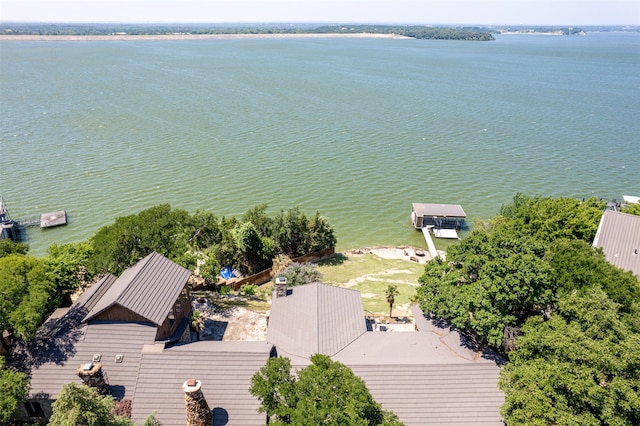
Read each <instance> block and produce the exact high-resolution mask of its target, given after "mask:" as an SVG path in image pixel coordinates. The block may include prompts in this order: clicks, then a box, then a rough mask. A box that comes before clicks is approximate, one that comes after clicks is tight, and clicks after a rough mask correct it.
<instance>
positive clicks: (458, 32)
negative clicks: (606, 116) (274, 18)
mask: <svg viewBox="0 0 640 426" xmlns="http://www.w3.org/2000/svg"><path fill="white" fill-rule="evenodd" d="M0 33H2V34H13V35H60V36H82V35H91V36H96V35H112V34H128V35H171V34H359V33H370V34H397V35H401V36H406V37H413V38H417V39H436V40H480V41H486V40H494V38H493V36H492V35H491V32H490V31H488V30H486V29H483V28H479V27H432V26H419V25H325V26H320V27H312V26H308V25H295V26H294V25H263V26H253V25H229V26H216V25H204V24H163V25H160V24H154V25H145V24H40V23H39V24H28V23H14V24H2V25H0Z"/></svg>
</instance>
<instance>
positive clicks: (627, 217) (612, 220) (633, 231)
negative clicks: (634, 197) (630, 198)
mask: <svg viewBox="0 0 640 426" xmlns="http://www.w3.org/2000/svg"><path fill="white" fill-rule="evenodd" d="M593 246H594V247H601V248H602V251H603V252H604V256H605V258H606V259H607V261H609V263H611V264H613V265H615V266H617V267H618V268H620V269H624V270H625V271H631V272H632V273H633V274H634V275H635V276H637V277H640V216H635V215H631V214H627V213H621V212H616V211H613V210H605V212H604V213H603V214H602V218H601V219H600V225H599V226H598V232H597V233H596V237H595V238H594V240H593Z"/></svg>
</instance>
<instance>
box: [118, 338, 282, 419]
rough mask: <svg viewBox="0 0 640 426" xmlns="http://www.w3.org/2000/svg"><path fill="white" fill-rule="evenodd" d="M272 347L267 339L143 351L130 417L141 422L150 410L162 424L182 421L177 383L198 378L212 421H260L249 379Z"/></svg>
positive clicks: (198, 343)
mask: <svg viewBox="0 0 640 426" xmlns="http://www.w3.org/2000/svg"><path fill="white" fill-rule="evenodd" d="M272 348H273V345H271V344H268V343H267V342H264V341H263V342H216V341H206V342H205V341H203V342H192V343H189V344H185V345H179V346H175V347H172V348H168V349H165V350H164V351H163V352H154V351H153V350H151V351H148V352H147V351H143V354H142V362H141V364H140V371H139V373H138V383H137V386H136V392H135V399H134V404H133V405H132V413H131V414H132V416H131V417H132V420H134V421H136V422H138V423H140V424H141V423H142V422H143V421H144V419H145V418H146V417H147V416H148V415H149V414H150V413H151V412H154V411H155V415H156V418H157V419H158V420H160V421H161V422H162V423H163V424H165V425H183V424H185V418H186V417H185V410H184V392H183V390H182V384H183V383H184V382H185V381H186V380H188V379H191V378H194V379H198V380H200V381H201V382H202V392H203V394H204V396H205V399H206V400H207V404H208V405H209V408H210V409H211V410H213V416H214V418H213V424H214V425H227V424H228V425H251V426H256V425H262V424H264V423H265V422H266V416H265V414H263V413H259V412H258V408H259V407H260V402H259V401H258V400H257V399H256V398H254V397H253V396H252V395H251V394H250V393H249V388H250V387H251V377H252V376H253V375H254V374H255V373H256V372H257V371H258V370H259V369H260V368H262V367H263V366H264V365H265V364H266V363H267V359H268V358H269V354H270V353H271V350H272Z"/></svg>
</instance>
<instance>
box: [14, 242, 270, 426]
mask: <svg viewBox="0 0 640 426" xmlns="http://www.w3.org/2000/svg"><path fill="white" fill-rule="evenodd" d="M190 275H191V273H190V271H188V270H187V269H185V268H183V267H181V266H179V265H177V264H176V263H174V262H172V261H170V260H169V259H167V258H165V257H164V256H161V255H160V254H158V253H151V254H150V255H149V256H147V257H145V258H144V259H142V260H140V261H139V262H138V263H136V264H135V265H134V266H132V267H131V268H129V269H127V270H126V271H125V272H124V273H123V274H122V275H121V276H120V277H115V276H113V275H107V276H105V277H104V278H102V279H101V280H100V281H99V282H98V283H96V284H94V285H93V286H91V287H90V288H89V289H87V290H86V291H85V292H84V293H83V294H82V295H81V296H80V298H79V299H78V300H77V301H76V302H75V303H74V304H73V305H72V306H71V307H70V308H63V309H58V310H57V311H56V312H54V314H53V315H52V316H51V317H50V318H49V319H48V321H47V322H46V323H45V324H44V325H43V326H42V327H41V328H40V330H39V333H38V335H37V337H36V339H35V340H34V341H33V342H31V343H29V344H27V345H26V346H24V347H22V348H19V350H18V351H17V353H16V356H18V357H22V358H23V359H22V362H21V363H22V364H23V365H28V366H30V368H31V371H30V375H31V386H30V391H29V395H28V397H29V400H28V401H27V403H25V404H24V405H23V406H22V407H21V412H20V417H21V418H23V419H31V420H34V419H37V418H48V417H49V416H50V414H51V404H52V403H53V401H54V400H55V399H56V397H57V395H58V393H59V392H60V390H61V389H62V386H63V385H64V384H66V383H69V382H77V383H86V384H89V385H92V386H95V387H97V388H98V389H100V390H101V391H103V392H104V393H109V394H111V395H112V396H114V397H115V398H116V399H129V400H131V401H133V403H132V407H131V415H132V420H134V421H136V422H138V423H141V422H143V421H144V419H145V418H146V417H147V416H148V415H149V414H150V413H152V412H154V411H156V412H157V417H158V419H159V420H161V421H162V422H163V424H166V425H172V424H184V418H185V409H184V392H182V390H181V389H180V384H181V383H182V382H184V381H185V380H186V379H189V378H190V377H199V378H201V379H204V381H205V383H204V385H203V392H204V394H205V397H206V398H209V400H210V401H211V404H212V406H213V407H212V408H213V410H214V420H215V423H214V424H227V422H229V421H231V422H232V423H231V424H241V425H243V424H244V425H258V424H262V423H263V422H264V415H263V414H260V413H258V407H259V402H258V401H257V400H256V399H255V398H253V397H252V396H251V395H250V394H249V392H248V389H249V384H250V380H251V377H252V375H253V374H254V373H255V372H256V371H257V370H258V369H259V368H260V367H261V366H263V365H264V364H265V363H266V361H267V359H268V358H269V356H270V354H271V350H272V347H273V345H271V344H268V343H267V342H242V344H240V343H238V344H237V345H235V344H233V343H226V342H194V343H188V344H185V343H182V342H188V341H189V340H190V332H189V328H188V313H189V311H190V309H191V302H190V294H189V291H188V287H187V281H188V279H189V276H190Z"/></svg>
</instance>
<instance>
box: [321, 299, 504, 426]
mask: <svg viewBox="0 0 640 426" xmlns="http://www.w3.org/2000/svg"><path fill="white" fill-rule="evenodd" d="M411 308H412V312H413V314H414V317H415V320H416V325H417V326H418V330H419V331H418V332H386V333H381V332H378V333H376V332H368V333H365V334H364V335H362V336H361V337H360V338H358V339H357V340H356V341H354V342H353V343H351V344H350V345H349V346H347V347H346V348H344V349H343V350H342V351H341V352H339V353H338V354H336V355H335V356H334V357H333V359H334V361H339V362H342V363H343V364H345V365H347V366H348V367H350V368H351V369H352V370H353V372H354V373H355V374H356V375H357V376H358V377H360V378H361V379H363V380H364V381H365V383H366V384H367V388H368V389H369V391H370V392H371V395H372V396H373V398H374V399H375V400H376V401H377V402H379V403H380V404H381V405H382V407H383V408H384V409H386V410H391V411H393V412H394V413H396V414H397V415H398V417H399V418H400V420H401V421H402V422H403V423H404V424H405V425H407V426H423V425H469V424H473V425H500V426H502V425H503V423H502V417H501V416H500V406H501V405H502V404H503V403H504V400H505V398H504V394H503V393H502V391H500V389H499V388H498V376H499V374H500V367H499V362H497V361H502V360H501V359H500V358H499V357H498V356H497V355H496V354H495V353H493V352H490V351H486V350H484V351H482V352H476V351H475V350H474V349H473V348H471V347H470V346H468V345H467V344H465V340H464V338H462V337H461V335H460V333H459V332H458V331H457V330H455V329H453V328H450V327H441V326H439V325H437V324H436V323H434V322H433V321H431V320H429V319H427V318H425V317H424V314H423V312H422V310H420V308H419V307H418V306H417V305H413V306H412V307H411Z"/></svg>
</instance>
